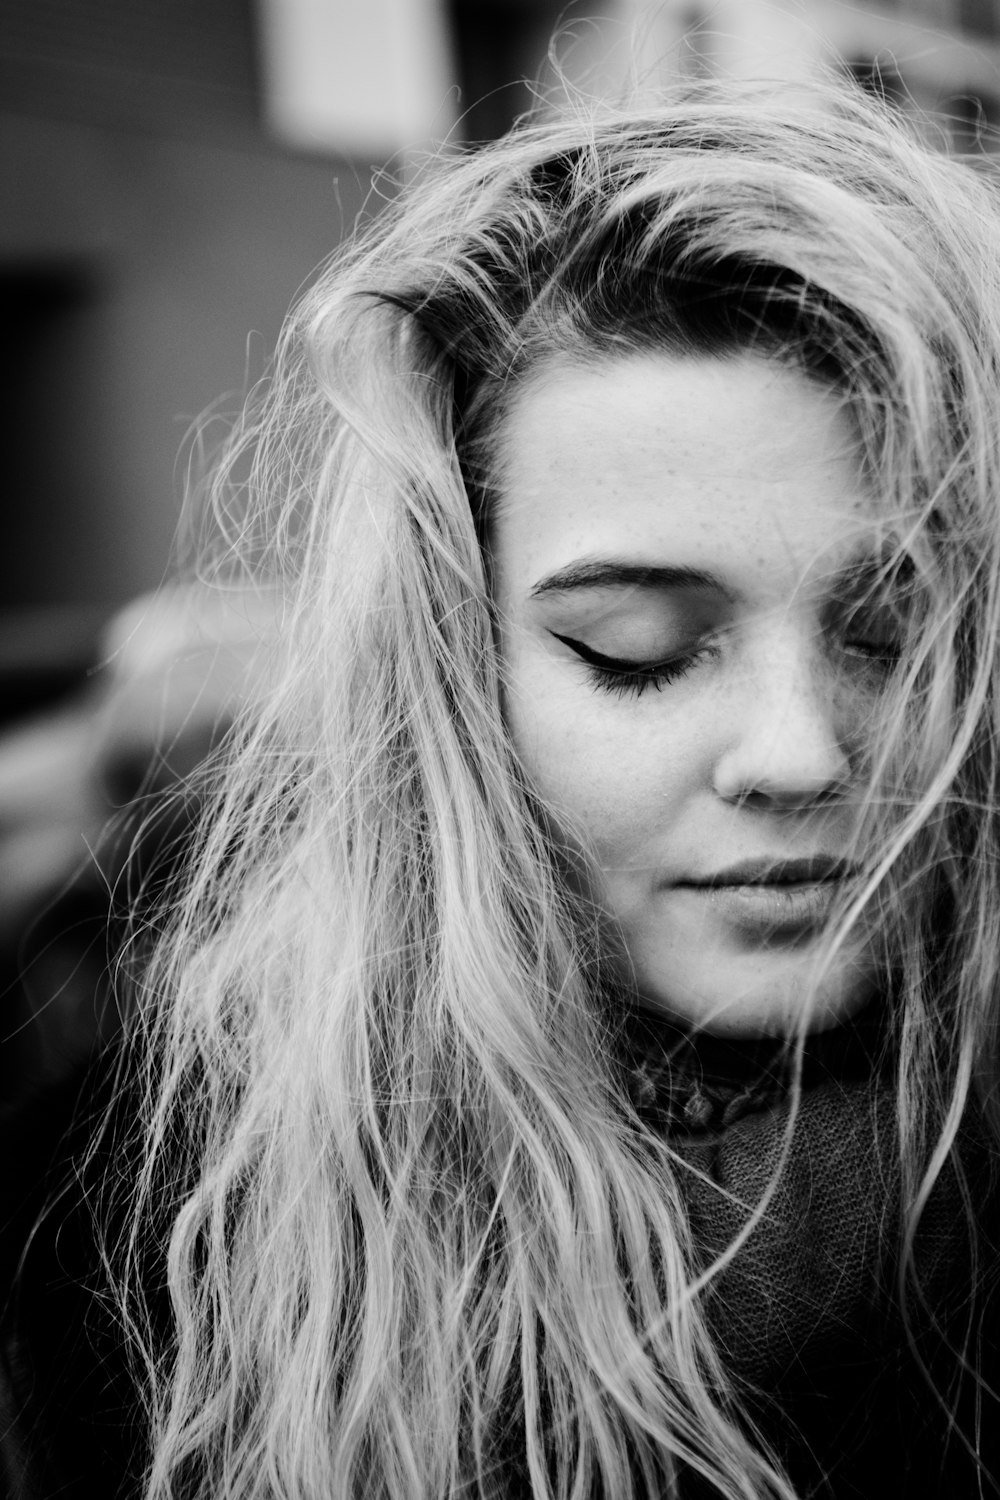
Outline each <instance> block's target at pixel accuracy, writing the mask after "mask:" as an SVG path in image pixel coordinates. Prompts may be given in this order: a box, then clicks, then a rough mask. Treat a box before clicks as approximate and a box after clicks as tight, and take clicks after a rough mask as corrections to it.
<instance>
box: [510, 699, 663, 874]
mask: <svg viewBox="0 0 1000 1500" xmlns="http://www.w3.org/2000/svg"><path fill="white" fill-rule="evenodd" d="M506 717H507V723H508V727H509V729H510V733H511V737H512V739H513V742H514V746H515V749H516V750H517V753H518V758H519V759H520V762H521V764H522V766H523V767H524V770H525V773H526V775H527V777H528V780H529V782H530V784H531V786H532V788H533V790H534V791H535V792H536V793H537V794H538V795H539V797H540V798H541V800H542V801H543V803H544V804H545V806H546V808H547V809H548V810H549V811H550V812H551V814H552V816H553V818H554V820H555V823H556V827H555V829H554V832H555V833H556V835H557V837H558V838H559V840H560V842H561V843H562V844H563V845H564V846H565V847H567V848H568V849H571V850H573V851H574V852H576V851H581V850H584V851H586V852H587V853H588V854H589V856H590V858H591V859H593V860H594V861H596V863H597V864H598V866H599V867H601V869H602V870H603V871H604V873H605V875H606V876H607V877H609V878H610V879H611V880H614V879H615V878H616V877H621V876H623V875H625V873H626V872H627V869H628V867H629V866H642V865H643V864H645V863H647V862H648V853H649V848H650V846H651V844H652V843H654V842H657V841H658V840H659V839H661V838H663V837H666V836H667V835H668V833H669V825H670V824H671V822H672V821H673V817H674V815H675V811H676V800H677V796H678V793H679V787H678V785H677V777H676V771H677V767H676V765H675V763H674V759H675V758H674V757H672V756H670V755H669V753H664V749H663V747H662V746H661V747H659V749H657V748H656V747H654V746H652V745H650V744H649V734H648V732H643V729H642V727H641V726H640V725H639V724H638V723H637V718H638V716H637V715H635V714H634V713H630V712H629V711H628V706H627V705H626V704H625V703H623V702H619V701H618V700H615V699H614V698H612V697H610V696H608V695H605V696H604V697H602V696H601V695H599V694H596V693H594V692H592V691H589V690H588V691H586V696H582V695H580V694H578V693H567V692H566V691H548V692H545V691H539V692H536V693H530V694H529V693H528V692H526V691H521V692H518V693H511V694H510V696H509V698H508V700H507V703H506ZM668 767H669V768H670V769H669V771H668Z"/></svg>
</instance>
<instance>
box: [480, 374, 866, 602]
mask: <svg viewBox="0 0 1000 1500" xmlns="http://www.w3.org/2000/svg"><path fill="white" fill-rule="evenodd" d="M498 460H499V465H498V467H499V475H498V479H499V483H498V487H497V488H498V496H497V508H496V511H495V520H494V528H493V539H492V548H493V553H494V565H495V572H496V576H497V579H498V585H499V587H500V589H501V591H503V590H504V589H508V590H509V589H510V588H512V587H513V588H531V587H533V586H534V584H535V583H536V582H537V581H538V578H539V577H541V576H542V575H544V574H546V573H548V572H549V571H551V570H552V569H558V568H560V567H565V566H568V565H569V564H570V563H574V562H584V563H586V562H588V561H598V560H600V559H604V558H608V557H613V558H615V559H618V560H622V561H633V562H635V563H638V564H640V565H641V564H642V563H648V564H650V565H651V566H657V565H660V564H669V565H672V566H683V567H688V568H691V569H699V568H704V569H708V570H711V571H712V572H720V571H721V572H722V573H723V574H724V575H725V578H726V582H727V586H728V587H730V588H731V589H732V590H733V591H734V592H737V593H743V592H748V593H750V594H759V593H762V592H763V593H767V592H769V591H772V590H773V591H779V592H782V593H784V592H787V590H788V589H789V587H794V586H796V585H797V584H801V583H802V582H804V581H805V580H807V579H808V578H810V577H821V576H824V575H826V576H829V574H830V573H831V572H836V571H837V570H838V569H839V568H842V567H843V566H845V565H846V564H847V563H848V562H849V561H850V560H851V559H852V558H854V557H856V556H858V555H859V554H863V553H870V552H871V550H872V549H873V547H874V546H875V537H874V532H875V523H874V518H873V508H872V504H871V501H870V497H869V495H868V493H867V491H866V486H865V483H864V480H863V477H862V466H861V460H860V454H859V448H858V442H857V438H856V434H855V430H854V427H853V423H852V420H851V418H850V415H849V413H848V412H847V411H846V409H845V407H844V405H843V402H842V401H840V400H839V399H838V398H837V397H836V396H835V395H834V394H833V393H832V392H830V391H828V390H826V389H825V388H824V387H822V386H820V385H819V384H817V383H816V382H815V381H813V380H810V379H809V378H808V377H807V376H805V375H803V374H801V373H799V372H798V371H796V370H794V369H791V368H789V367H788V366H785V365H782V364H780V363H777V362H775V361H772V360H768V359H765V358H763V357H761V356H757V355H741V356H737V357H732V358H724V359H714V358H707V357H684V356H673V355H669V354H661V353H652V354H645V353H644V354H636V355H630V356H627V357H623V358H621V359H614V360H606V361H600V362H594V363H591V364H581V363H576V364H571V363H569V362H568V361H567V362H553V363H552V364H550V365H548V366H546V367H545V368H543V369H542V370H541V371H540V372H539V373H537V374H536V375H535V376H534V378H533V379H531V380H529V381H528V382H526V384H525V386H524V387H523V388H522V390H521V391H520V392H519V393H518V394H517V395H516V396H515V398H514V400H513V402H512V404H511V407H510V409H509V413H508V416H507V418H506V421H505V424H504V427H503V429H502V431H501V434H500V442H499V451H498Z"/></svg>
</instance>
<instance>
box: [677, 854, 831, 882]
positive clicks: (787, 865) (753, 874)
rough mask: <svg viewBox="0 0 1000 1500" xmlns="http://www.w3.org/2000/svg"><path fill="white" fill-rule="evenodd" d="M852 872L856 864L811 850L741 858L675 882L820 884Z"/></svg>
mask: <svg viewBox="0 0 1000 1500" xmlns="http://www.w3.org/2000/svg"><path fill="white" fill-rule="evenodd" d="M855 873H856V866H854V865H852V864H851V863H850V862H849V861H848V860H846V859H838V858H836V857H835V856H833V855H830V854H813V855H809V856H808V857H807V858H805V859H785V858H778V857H774V858H771V857H768V856H766V855H765V856H763V857H759V858H757V859H746V860H741V861H740V862H739V863H738V864H735V865H730V866H729V867H728V868H727V869H724V870H719V871H716V872H715V873H714V874H711V875H702V876H698V877H696V878H694V879H691V880H684V881H679V882H678V884H680V885H686V886H688V885H689V886H695V887H699V888H705V889H708V890H718V889H724V888H729V887H731V886H757V885H766V886H789V885H820V884H825V883H826V882H828V881H838V880H846V879H848V878H849V877H850V876H851V875H853V874H855Z"/></svg>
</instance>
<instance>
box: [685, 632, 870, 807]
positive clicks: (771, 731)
mask: <svg viewBox="0 0 1000 1500" xmlns="http://www.w3.org/2000/svg"><path fill="white" fill-rule="evenodd" d="M742 668H743V670H742V671H741V672H740V674H739V675H740V678H741V682H740V686H741V689H742V690H741V691H740V692H739V693H737V694H736V695H735V701H733V700H731V701H730V703H729V705H728V715H727V717H728V723H726V724H724V726H723V748H722V750H721V753H720V754H719V755H718V758H717V760H716V762H715V768H714V785H715V790H716V792H717V794H718V795H719V796H720V797H722V798H723V799H724V800H726V801H729V802H741V803H748V804H750V805H751V806H757V807H771V808H778V809H785V808H787V809H791V808H796V807H809V806H814V805H816V804H818V803H825V802H829V801H835V800H838V799H840V798H842V797H843V796H844V795H845V794H846V792H847V790H848V787H849V785H850V783H851V781H852V779H853V773H852V758H851V754H850V746H851V742H852V738H853V734H852V730H853V727H854V726H853V720H854V718H855V714H854V713H853V712H852V710H851V707H850V703H849V699H850V690H849V688H846V689H845V684H844V683H842V682H839V681H837V680H836V674H835V673H834V672H832V671H831V670H830V668H829V666H828V664H827V663H825V662H824V661H823V659H822V655H821V652H820V650H819V648H818V646H817V645H816V643H814V642H812V641H808V640H789V641H782V642H776V641H774V640H771V641H769V642H762V643H761V647H760V649H759V650H758V651H756V652H754V653H753V654H752V659H751V660H745V661H744V662H743V663H742Z"/></svg>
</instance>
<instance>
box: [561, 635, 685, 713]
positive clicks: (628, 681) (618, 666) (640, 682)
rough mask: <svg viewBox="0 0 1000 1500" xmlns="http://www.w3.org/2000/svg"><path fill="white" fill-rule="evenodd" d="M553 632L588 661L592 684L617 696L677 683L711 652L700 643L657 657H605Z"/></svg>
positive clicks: (566, 636) (579, 642) (636, 694)
mask: <svg viewBox="0 0 1000 1500" xmlns="http://www.w3.org/2000/svg"><path fill="white" fill-rule="evenodd" d="M552 635H553V636H554V637H555V639H556V640H557V641H561V642H562V644H563V645H564V646H568V647H569V648H570V650H571V651H574V652H575V653H576V655H577V656H579V658H580V660H581V661H583V662H585V663H586V664H587V666H588V667H589V668H590V672H589V673H588V676H589V678H590V682H591V684H592V685H593V686H594V687H596V688H598V689H600V690H601V691H603V692H609V693H616V694H618V695H619V696H621V695H624V694H628V693H631V694H634V695H635V696H637V697H638V696H639V695H640V694H642V693H644V692H645V691H646V689H647V688H651V687H652V688H656V689H657V691H659V690H660V689H661V688H664V687H666V686H667V684H668V683H671V682H676V680H677V679H678V678H679V677H683V676H684V675H685V673H687V672H689V671H690V670H691V668H692V667H694V666H696V665H697V663H698V662H699V661H700V660H702V659H703V658H704V657H706V656H707V655H709V654H711V652H712V649H713V648H711V647H709V646H707V645H705V644H701V645H698V646H695V647H692V648H691V649H689V650H687V651H677V652H674V653H672V654H671V655H670V656H666V657H660V658H658V659H657V658H654V659H652V660H650V659H646V660H641V659H640V660H636V659H634V658H623V657H614V656H605V655H604V654H603V652H600V651H595V650H594V649H593V647H592V646H588V645H586V644H585V642H583V641H577V640H574V639H573V638H572V637H571V636H568V635H559V634H558V632H557V631H552Z"/></svg>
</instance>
